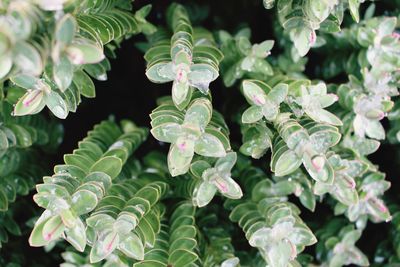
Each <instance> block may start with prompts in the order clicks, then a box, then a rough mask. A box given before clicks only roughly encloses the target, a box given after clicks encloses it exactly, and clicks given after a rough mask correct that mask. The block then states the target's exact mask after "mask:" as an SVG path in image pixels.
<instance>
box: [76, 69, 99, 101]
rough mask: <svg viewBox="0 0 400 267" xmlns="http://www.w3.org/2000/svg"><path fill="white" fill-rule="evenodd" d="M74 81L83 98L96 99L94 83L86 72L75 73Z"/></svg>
mask: <svg viewBox="0 0 400 267" xmlns="http://www.w3.org/2000/svg"><path fill="white" fill-rule="evenodd" d="M73 81H74V83H75V85H76V86H77V87H78V89H79V92H80V93H81V94H82V95H83V96H85V97H88V98H94V97H96V90H95V87H94V83H93V81H92V79H90V77H89V76H88V75H87V74H86V73H85V72H84V71H82V70H78V71H75V72H74V78H73Z"/></svg>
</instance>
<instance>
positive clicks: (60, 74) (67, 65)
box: [53, 56, 74, 92]
mask: <svg viewBox="0 0 400 267" xmlns="http://www.w3.org/2000/svg"><path fill="white" fill-rule="evenodd" d="M73 76H74V69H73V66H72V64H71V62H70V61H69V59H68V58H67V57H65V56H62V57H61V58H60V59H59V60H58V62H55V64H54V65H53V77H54V81H55V82H56V84H57V86H58V88H59V89H60V90H61V91H62V92H64V91H65V90H66V89H67V88H68V87H69V86H70V84H71V82H72V77H73Z"/></svg>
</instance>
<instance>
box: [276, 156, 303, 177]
mask: <svg viewBox="0 0 400 267" xmlns="http://www.w3.org/2000/svg"><path fill="white" fill-rule="evenodd" d="M301 162H302V161H301V158H300V157H298V156H297V155H296V153H295V152H294V151H292V150H290V149H289V150H287V151H286V152H284V153H283V154H282V155H280V156H279V158H278V159H277V161H276V164H275V166H274V168H273V170H272V171H273V172H275V175H276V176H285V175H288V174H290V173H292V172H294V171H295V170H297V168H299V167H300V165H301Z"/></svg>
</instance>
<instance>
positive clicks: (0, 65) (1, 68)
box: [0, 54, 13, 79]
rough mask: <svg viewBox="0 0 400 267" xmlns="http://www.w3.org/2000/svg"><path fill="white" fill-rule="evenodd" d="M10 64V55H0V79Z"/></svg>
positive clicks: (7, 71) (7, 70) (8, 70)
mask: <svg viewBox="0 0 400 267" xmlns="http://www.w3.org/2000/svg"><path fill="white" fill-rule="evenodd" d="M12 64H13V62H12V58H11V56H9V55H7V54H4V55H2V56H0V79H3V78H4V77H5V76H6V75H7V74H8V73H9V72H10V70H11V67H12Z"/></svg>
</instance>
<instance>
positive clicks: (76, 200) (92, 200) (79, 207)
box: [71, 190, 97, 216]
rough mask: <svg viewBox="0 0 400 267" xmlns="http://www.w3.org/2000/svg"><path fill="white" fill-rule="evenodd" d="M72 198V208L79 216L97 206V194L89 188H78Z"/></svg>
mask: <svg viewBox="0 0 400 267" xmlns="http://www.w3.org/2000/svg"><path fill="white" fill-rule="evenodd" d="M71 199H72V204H71V208H72V209H73V210H74V211H75V212H76V215H78V216H79V215H82V214H87V213H89V212H90V211H92V210H93V209H94V208H96V206H97V196H96V194H95V193H93V192H90V191H89V190H78V191H76V192H75V193H74V194H73V195H72V197H71Z"/></svg>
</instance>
